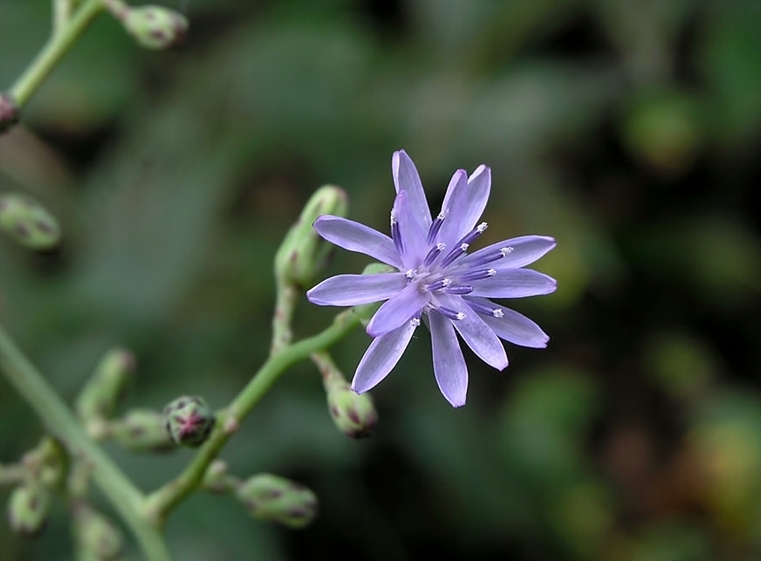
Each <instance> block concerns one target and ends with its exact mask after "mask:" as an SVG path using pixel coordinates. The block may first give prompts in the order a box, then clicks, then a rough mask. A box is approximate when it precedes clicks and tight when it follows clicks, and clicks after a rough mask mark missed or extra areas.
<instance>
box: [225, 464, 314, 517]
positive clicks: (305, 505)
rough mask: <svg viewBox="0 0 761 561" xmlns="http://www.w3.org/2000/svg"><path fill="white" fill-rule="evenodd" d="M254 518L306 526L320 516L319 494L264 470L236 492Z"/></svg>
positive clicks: (245, 482) (244, 483)
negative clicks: (318, 513)
mask: <svg viewBox="0 0 761 561" xmlns="http://www.w3.org/2000/svg"><path fill="white" fill-rule="evenodd" d="M235 496H236V498H237V499H238V500H239V501H241V502H242V503H243V504H244V505H245V507H246V509H247V510H248V512H249V514H251V516H253V517H254V518H259V519H261V520H269V521H271V522H277V523H278V524H282V525H283V526H288V527H289V528H303V527H305V526H307V525H308V524H309V523H310V522H312V520H314V517H315V516H316V515H317V497H316V496H315V494H314V493H313V492H312V491H310V490H309V489H307V488H306V487H304V486H303V485H300V484H298V483H295V482H293V481H290V480H288V479H285V478H283V477H278V476H276V475H271V474H269V473H262V474H259V475H255V476H253V477H250V478H249V479H247V480H246V481H244V482H243V483H242V484H241V485H240V486H239V487H238V488H237V489H236V491H235Z"/></svg>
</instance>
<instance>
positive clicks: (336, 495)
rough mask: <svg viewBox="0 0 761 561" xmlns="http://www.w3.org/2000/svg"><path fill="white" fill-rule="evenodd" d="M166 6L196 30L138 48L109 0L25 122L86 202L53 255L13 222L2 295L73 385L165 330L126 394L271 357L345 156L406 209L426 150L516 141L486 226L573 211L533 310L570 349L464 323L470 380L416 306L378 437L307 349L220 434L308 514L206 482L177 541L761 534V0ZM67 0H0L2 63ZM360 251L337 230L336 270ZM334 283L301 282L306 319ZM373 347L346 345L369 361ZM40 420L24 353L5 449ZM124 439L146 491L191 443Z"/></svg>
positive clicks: (368, 184) (473, 155) (48, 174)
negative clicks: (471, 338) (438, 374)
mask: <svg viewBox="0 0 761 561" xmlns="http://www.w3.org/2000/svg"><path fill="white" fill-rule="evenodd" d="M165 5H167V6H168V7H170V8H173V9H176V10H179V11H181V12H183V13H185V14H187V16H188V17H189V19H190V21H191V34H190V36H189V38H188V41H187V43H186V45H185V46H184V48H182V49H180V50H177V51H173V52H168V53H158V54H157V53H153V52H147V51H143V50H140V49H139V48H138V47H136V46H135V45H134V44H133V42H132V40H131V38H130V37H129V36H127V35H126V34H125V33H124V32H123V31H122V29H121V28H120V26H119V25H118V24H117V23H116V22H115V21H114V20H112V19H110V18H109V17H106V16H103V17H101V18H100V19H99V20H98V21H97V22H96V24H95V25H94V26H93V28H92V29H90V30H88V32H87V33H86V35H85V37H84V38H83V39H82V40H81V41H80V43H79V44H77V46H76V47H75V48H74V49H73V51H72V52H71V53H70V54H69V56H68V57H67V58H66V60H65V61H64V63H63V64H62V65H61V66H60V68H59V69H57V70H56V72H55V73H54V74H53V76H52V77H51V78H50V80H49V81H48V82H46V83H45V84H44V86H43V88H42V89H41V90H40V91H39V92H38V94H37V95H36V96H35V98H34V99H33V100H32V102H31V103H30V105H29V106H28V108H27V110H25V112H24V115H23V120H24V125H23V126H22V127H19V128H17V129H15V130H14V131H13V132H12V133H11V134H8V135H6V136H4V137H2V138H0V190H1V191H3V192H6V191H10V190H14V191H23V192H28V193H30V194H32V195H34V196H35V197H37V198H38V199H39V200H40V201H41V202H42V203H43V204H44V205H45V206H46V207H47V208H48V209H49V210H51V212H53V213H54V214H55V215H56V216H57V217H58V219H59V220H60V222H61V224H62V227H63V229H64V232H65V243H64V246H63V248H62V249H61V250H60V251H58V252H55V253H52V254H45V255H31V254H30V253H28V252H27V251H25V250H23V249H22V248H19V247H17V246H16V245H14V243H12V241H11V240H9V239H8V238H3V239H0V317H1V318H2V322H3V324H4V325H5V326H6V327H7V328H8V329H9V330H10V331H11V333H13V334H14V336H15V337H16V338H17V339H18V341H19V343H20V344H21V345H22V347H23V348H24V349H25V350H26V351H27V352H28V354H29V355H30V356H31V357H33V359H34V361H35V362H36V363H37V364H38V365H39V366H40V367H41V369H42V370H43V372H45V373H46V375H47V376H48V377H49V379H50V380H51V382H52V383H53V384H54V385H55V386H56V387H57V388H58V389H59V390H60V391H61V393H62V394H63V395H64V396H66V398H67V399H71V398H73V396H74V395H75V393H76V391H77V390H78V388H79V387H80V386H81V385H82V384H83V382H84V381H85V380H86V379H87V377H88V376H89V374H90V373H91V371H92V368H93V367H94V365H95V364H96V362H97V361H98V359H99V358H100V356H101V355H102V354H103V353H104V352H105V350H106V349H108V348H109V347H111V346H114V345H117V344H119V345H125V346H127V347H129V348H131V349H133V350H134V351H135V353H136V354H137V356H138V358H139V369H138V376H137V380H136V382H135V384H134V386H133V387H131V388H130V394H129V397H128V398H127V400H126V401H125V403H124V408H125V410H126V409H128V408H131V407H161V406H163V405H164V404H165V403H167V402H168V401H170V400H171V399H173V398H174V397H176V396H177V395H179V394H183V393H191V394H199V395H202V396H204V397H205V398H206V399H207V401H208V402H209V403H210V404H211V405H212V406H214V407H221V406H223V405H224V404H226V403H227V402H228V400H230V399H231V398H232V397H233V396H234V395H235V394H236V392H237V391H238V390H239V389H240V388H241V387H242V386H243V385H244V384H245V383H246V381H247V380H248V379H249V377H250V376H251V375H252V373H253V372H254V371H255V370H256V368H257V367H258V365H259V364H261V363H262V361H263V360H264V359H265V357H266V353H267V351H268V346H269V337H270V329H269V322H270V316H271V312H272V306H273V291H274V288H273V279H272V268H271V263H272V259H273V256H274V253H275V250H276V248H277V245H278V243H279V241H280V239H281V237H282V236H283V235H284V233H285V232H286V230H287V229H288V227H289V225H290V224H291V223H292V221H293V220H294V219H295V218H296V217H297V215H298V212H299V210H300V208H301V206H302V205H303V204H304V202H305V201H306V200H307V198H308V196H309V195H310V193H311V192H312V191H313V190H314V189H315V188H316V187H318V186H319V185H321V184H324V183H335V184H338V185H341V186H343V187H344V188H345V189H346V190H347V191H348V192H349V194H350V198H351V217H352V218H354V219H356V220H359V221H361V222H364V223H367V224H370V225H372V226H374V227H376V228H378V229H381V230H383V231H386V226H387V221H388V212H389V209H390V206H391V202H392V196H393V187H392V180H391V173H390V159H391V154H392V152H393V151H394V150H396V149H399V148H405V149H406V150H407V151H408V152H409V154H410V155H411V157H412V158H413V159H414V161H415V162H416V164H417V166H418V168H419V170H420V173H421V176H422V178H423V182H424V184H425V185H426V187H427V190H428V192H429V196H430V198H431V199H432V206H433V207H434V208H438V205H439V203H440V201H441V198H442V197H443V191H444V189H445V187H446V184H447V181H448V179H449V177H450V176H451V174H452V172H453V171H454V170H455V169H457V168H467V169H469V170H472V169H474V168H475V167H476V166H477V165H479V164H481V163H485V164H487V165H490V166H491V167H492V170H493V178H494V184H493V189H492V197H491V201H490V205H489V207H488V208H487V211H486V215H485V219H486V220H488V222H489V224H490V228H489V230H488V232H487V233H486V234H485V235H484V238H485V239H484V240H483V243H484V244H487V243H492V242H494V241H498V240H500V239H504V238H507V237H511V236H517V235H524V234H543V235H552V236H554V237H555V238H557V240H558V247H557V249H556V250H555V251H554V252H552V253H551V254H550V255H549V256H548V257H546V258H544V259H543V260H542V261H541V262H539V263H538V264H537V268H538V269H539V270H541V271H543V272H546V273H548V274H551V275H553V276H555V277H556V278H557V279H558V285H559V289H558V291H557V293H555V294H553V295H551V296H548V297H544V298H537V299H528V300H519V301H514V306H513V307H514V308H515V309H517V310H519V311H520V312H523V313H525V314H526V315H528V316H530V317H531V318H533V319H535V320H536V321H537V322H538V323H539V324H540V325H541V326H542V327H543V328H544V329H545V330H546V331H547V333H548V334H549V335H550V336H551V341H550V344H549V347H548V349H547V350H543V351H537V350H531V349H521V348H516V347H512V346H509V345H508V354H509V356H510V358H511V366H510V367H509V368H508V369H507V370H505V371H504V372H502V373H497V372H495V371H492V370H490V369H489V368H488V367H486V366H485V365H484V364H482V363H481V362H480V361H478V360H475V357H474V356H473V355H472V354H470V353H467V359H468V362H469V365H470V372H471V383H470V393H469V400H468V404H467V405H466V406H465V407H464V408H462V409H459V410H455V409H452V408H451V407H450V406H449V405H448V404H447V403H446V401H445V400H444V399H443V398H442V397H441V395H440V394H439V392H438V391H437V388H436V385H435V382H434V379H433V375H432V368H431V361H430V343H429V341H428V335H427V332H425V331H424V330H422V331H420V332H419V334H418V336H417V341H414V342H413V344H412V345H411V347H410V349H409V350H408V352H407V353H406V355H405V356H404V358H403V360H402V362H401V363H400V365H399V366H398V367H397V368H396V370H395V371H394V372H393V374H392V375H391V376H390V377H389V378H388V380H387V381H385V382H383V383H382V384H381V385H380V386H379V387H378V388H377V390H375V391H374V392H373V396H374V398H375V400H376V404H377V406H378V409H379V414H380V425H379V428H378V431H377V433H376V434H375V435H374V437H372V438H370V439H368V440H363V441H351V440H349V439H347V438H346V437H344V436H343V435H342V434H340V433H338V432H337V430H336V429H335V427H334V426H333V424H332V422H331V419H330V417H329V415H328V412H327V409H326V406H325V397H324V393H323V390H322V387H321V383H320V379H319V376H318V374H317V372H316V370H315V368H314V367H313V366H312V365H310V364H307V363H304V364H302V365H299V366H298V367H297V368H294V369H293V370H292V371H291V372H290V373H289V374H288V375H287V376H286V377H284V379H283V380H282V382H281V383H280V384H278V385H277V386H276V387H275V389H274V390H273V391H272V392H271V393H270V394H269V395H268V396H267V397H266V399H265V400H264V401H263V402H262V404H261V405H260V406H259V407H258V408H257V409H256V410H255V412H254V413H253V414H252V415H251V416H250V417H249V418H248V419H247V421H246V422H245V424H244V425H243V427H242V429H241V431H240V433H239V434H238V435H237V436H236V437H235V438H234V439H233V440H232V441H231V443H230V444H229V445H228V447H227V448H226V449H225V451H224V453H223V457H224V458H225V459H226V460H227V461H228V462H229V463H230V465H231V469H232V471H233V472H235V473H237V474H239V475H243V476H245V475H248V474H252V473H256V472H259V471H270V472H275V473H278V474H281V475H285V476H288V477H291V478H294V479H297V480H299V481H301V482H303V483H305V484H307V485H309V486H311V487H312V488H313V489H314V490H315V491H316V492H317V493H318V495H319V496H320V499H321V515H320V517H319V519H318V521H317V522H316V523H315V524H314V525H313V526H312V527H311V528H309V529H307V530H304V531H300V532H293V531H287V530H284V529H281V528H278V527H273V526H269V525H267V524H264V523H261V522H259V521H256V520H252V519H250V518H249V517H248V516H247V515H246V513H245V511H244V510H243V508H242V507H241V506H240V505H238V504H236V503H234V502H233V501H232V500H229V499H226V498H223V497H215V496H209V495H202V494H198V495H196V496H194V497H193V498H192V499H191V500H189V501H188V502H187V503H185V504H183V505H182V507H181V508H180V509H179V510H178V511H176V513H175V514H174V515H173V517H172V518H171V520H170V523H169V525H168V529H167V532H168V538H169V540H170V544H171V547H172V549H173V551H174V553H175V555H176V558H177V559H182V560H183V561H207V560H214V561H225V560H243V559H260V560H266V561H280V560H283V561H285V560H321V559H344V558H346V559H348V558H350V559H353V560H356V561H360V560H370V561H387V560H400V561H407V560H417V559H428V558H436V559H439V560H441V561H455V560H475V561H481V560H484V561H487V560H488V561H492V560H503V559H516V560H531V561H554V560H566V559H567V560H611V561H704V560H706V561H708V560H722V561H723V560H727V561H734V560H737V561H745V560H751V559H758V558H760V557H759V556H761V385H759V364H761V345H759V340H760V339H759V338H760V337H761V322H759V319H758V316H759V312H760V311H761V306H760V305H759V304H760V302H759V289H761V239H760V236H761V217H760V213H759V211H760V210H761V209H760V207H761V194H760V192H759V190H758V184H759V179H761V158H760V157H759V156H760V155H761V3H759V2H756V1H752V0H745V1H742V0H713V1H711V0H700V1H699V0H662V1H656V0H514V1H501V2H500V1H496V0H325V1H322V0H321V1H317V0H190V1H188V0H185V1H177V0H167V1H166V4H165ZM49 11H50V7H49V3H48V2H46V1H44V0H0V87H8V86H9V85H10V84H11V83H12V82H13V80H14V79H15V77H16V76H18V75H19V73H20V72H21V71H22V69H23V68H24V66H25V65H26V64H27V63H28V61H29V60H30V59H31V58H32V57H33V55H34V53H35V52H36V50H37V49H38V48H39V47H40V46H41V45H42V43H43V42H44V40H45V37H46V35H47V31H48V28H49V20H50V13H49ZM753 185H756V187H753ZM366 263H367V259H366V258H363V257H362V256H358V255H354V254H349V253H348V252H338V253H336V255H335V259H334V260H333V261H332V263H331V265H330V267H329V270H326V271H324V275H326V276H327V275H330V274H336V273H339V272H359V271H360V270H361V269H362V267H363V266H364V265H365V264H366ZM332 313H333V310H330V309H318V308H316V307H312V306H309V305H307V304H306V301H304V302H303V305H302V306H301V307H300V308H299V312H298V316H297V326H296V330H297V333H298V334H299V335H306V334H311V333H314V332H316V331H317V330H319V329H321V328H322V327H323V326H324V325H325V324H326V323H327V322H328V321H329V320H330V318H331V317H332ZM368 343H369V338H368V337H367V336H366V335H365V334H364V333H362V332H361V331H360V332H357V333H355V334H353V335H352V336H351V337H349V338H347V339H346V340H344V341H343V342H342V343H341V344H339V345H338V347H336V349H335V357H336V360H337V362H338V363H339V364H340V365H341V367H342V368H343V369H344V370H345V371H346V373H347V374H348V375H350V374H351V373H353V370H354V368H355V365H356V364H357V362H358V360H359V358H360V357H361V355H362V353H363V352H364V350H365V348H366V347H367V344H368ZM40 434H41V429H40V425H39V423H38V422H37V420H36V419H35V417H34V416H33V415H32V414H31V413H30V410H29V408H28V407H27V405H26V404H25V403H24V402H22V401H21V400H20V399H19V398H18V397H17V396H16V395H15V393H14V392H13V391H12V390H11V388H10V386H9V385H8V384H7V383H6V382H5V381H4V380H3V379H2V378H0V461H3V462H10V461H13V460H14V459H15V458H17V457H18V456H19V455H20V454H21V453H23V451H24V450H25V449H27V448H29V447H31V446H33V445H34V444H35V443H36V442H37V439H38V438H39V436H40ZM108 450H109V452H110V453H112V454H113V456H114V457H115V458H116V459H117V460H118V462H119V463H120V464H121V465H123V466H124V468H125V469H126V470H127V471H128V472H129V474H130V475H131V476H132V477H134V480H135V481H136V482H137V483H138V485H139V486H140V487H141V488H143V489H145V490H148V489H152V488H154V487H156V486H158V485H160V484H162V483H163V482H165V481H166V480H167V479H169V478H170V477H172V476H173V475H174V474H176V473H177V472H178V471H179V470H180V469H181V468H182V466H184V465H185V464H186V463H187V462H188V461H189V459H190V458H191V457H192V452H189V451H178V452H176V453H173V454H168V455H164V456H148V455H146V456H138V455H132V454H129V453H127V452H125V451H123V450H121V449H119V448H118V447H116V446H111V445H109V446H108ZM6 498H7V493H3V495H2V497H0V499H2V501H3V502H4V501H5V500H6ZM103 505H104V508H107V507H105V503H103ZM68 530H69V528H68V522H67V518H66V513H65V511H64V509H63V507H62V506H60V505H59V506H58V507H57V509H56V510H55V513H54V516H53V519H52V520H51V522H50V524H49V527H48V529H47V531H46V533H45V534H44V535H43V536H42V537H40V538H39V539H38V540H36V541H34V542H29V541H26V540H21V539H20V538H18V537H16V536H14V535H12V534H10V532H9V531H8V529H7V526H6V525H5V524H0V559H2V560H3V561H21V560H41V559H45V560H52V561H56V560H68V559H71V553H70V551H71V548H70V545H69V541H68V540H69V536H68ZM138 558H139V556H138V554H137V553H136V552H135V551H134V550H132V551H131V553H130V556H128V559H133V560H134V559H138Z"/></svg>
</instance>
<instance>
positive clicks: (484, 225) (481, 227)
mask: <svg viewBox="0 0 761 561" xmlns="http://www.w3.org/2000/svg"><path fill="white" fill-rule="evenodd" d="M488 227H489V225H488V224H487V223H486V222H481V223H480V224H479V225H478V227H477V228H476V230H478V232H479V233H480V234H483V233H484V232H485V231H486V229H487V228H488Z"/></svg>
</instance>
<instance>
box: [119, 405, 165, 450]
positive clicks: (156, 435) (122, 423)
mask: <svg viewBox="0 0 761 561" xmlns="http://www.w3.org/2000/svg"><path fill="white" fill-rule="evenodd" d="M110 434H111V436H112V437H113V439H114V440H116V441H117V442H118V443H119V444H121V445H122V446H124V447H125V448H127V449H129V450H132V451H133V452H163V451H165V450H169V449H171V448H174V442H173V441H172V439H171V437H170V435H169V433H168V432H167V430H166V416H165V415H163V414H162V413H159V412H158V411H153V410H151V409H134V410H132V411H130V412H128V413H127V414H126V415H125V416H124V417H123V418H122V419H117V420H115V421H113V422H112V423H111V425H110Z"/></svg>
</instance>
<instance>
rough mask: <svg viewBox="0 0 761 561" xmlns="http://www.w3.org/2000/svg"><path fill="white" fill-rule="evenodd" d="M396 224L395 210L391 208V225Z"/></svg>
mask: <svg viewBox="0 0 761 561" xmlns="http://www.w3.org/2000/svg"><path fill="white" fill-rule="evenodd" d="M394 224H396V210H393V209H392V210H391V225H392V226H393V225H394Z"/></svg>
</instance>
